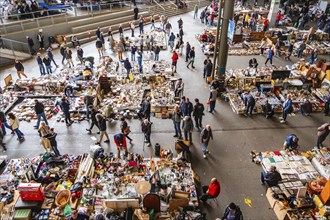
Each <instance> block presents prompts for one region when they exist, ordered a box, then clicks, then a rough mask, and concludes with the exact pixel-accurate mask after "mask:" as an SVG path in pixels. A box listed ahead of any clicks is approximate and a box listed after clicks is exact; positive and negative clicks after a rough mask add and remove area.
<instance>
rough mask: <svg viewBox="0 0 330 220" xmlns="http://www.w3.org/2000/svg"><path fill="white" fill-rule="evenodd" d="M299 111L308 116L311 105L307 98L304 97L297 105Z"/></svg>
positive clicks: (311, 108) (310, 111)
mask: <svg viewBox="0 0 330 220" xmlns="http://www.w3.org/2000/svg"><path fill="white" fill-rule="evenodd" d="M299 109H300V113H301V114H302V115H304V116H309V115H310V114H311V113H312V110H313V105H312V103H310V101H308V99H306V98H305V99H304V101H303V102H302V103H300V105H299Z"/></svg>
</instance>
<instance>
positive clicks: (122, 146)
mask: <svg viewBox="0 0 330 220" xmlns="http://www.w3.org/2000/svg"><path fill="white" fill-rule="evenodd" d="M113 140H114V141H115V144H116V146H117V153H118V154H117V157H118V158H120V151H121V150H124V151H125V154H126V153H127V144H126V137H125V135H124V134H123V133H118V134H115V135H114V136H113Z"/></svg>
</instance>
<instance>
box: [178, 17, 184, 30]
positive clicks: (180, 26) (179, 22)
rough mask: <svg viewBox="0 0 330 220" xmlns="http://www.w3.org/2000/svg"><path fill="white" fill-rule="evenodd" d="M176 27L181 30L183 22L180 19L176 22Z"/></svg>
mask: <svg viewBox="0 0 330 220" xmlns="http://www.w3.org/2000/svg"><path fill="white" fill-rule="evenodd" d="M178 25H179V29H180V28H182V26H183V21H182V19H181V18H180V19H179V20H178Z"/></svg>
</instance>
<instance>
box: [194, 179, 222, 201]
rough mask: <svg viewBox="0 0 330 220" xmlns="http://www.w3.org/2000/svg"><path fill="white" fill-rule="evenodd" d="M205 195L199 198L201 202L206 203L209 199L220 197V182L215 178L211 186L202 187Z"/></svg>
mask: <svg viewBox="0 0 330 220" xmlns="http://www.w3.org/2000/svg"><path fill="white" fill-rule="evenodd" d="M202 190H203V193H204V194H203V195H202V196H201V197H199V200H201V201H202V202H206V201H207V200H208V199H215V198H217V197H218V196H219V194H220V190H221V186H220V181H219V180H217V178H215V177H213V178H212V179H211V182H210V185H208V186H202Z"/></svg>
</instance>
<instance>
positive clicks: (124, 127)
mask: <svg viewBox="0 0 330 220" xmlns="http://www.w3.org/2000/svg"><path fill="white" fill-rule="evenodd" d="M120 121H121V124H120V130H121V132H122V133H123V134H124V135H125V137H127V139H128V140H129V142H130V143H132V141H133V139H132V138H130V137H128V135H129V133H131V129H130V126H128V124H127V121H126V120H125V118H124V117H122V118H121V119H120Z"/></svg>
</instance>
